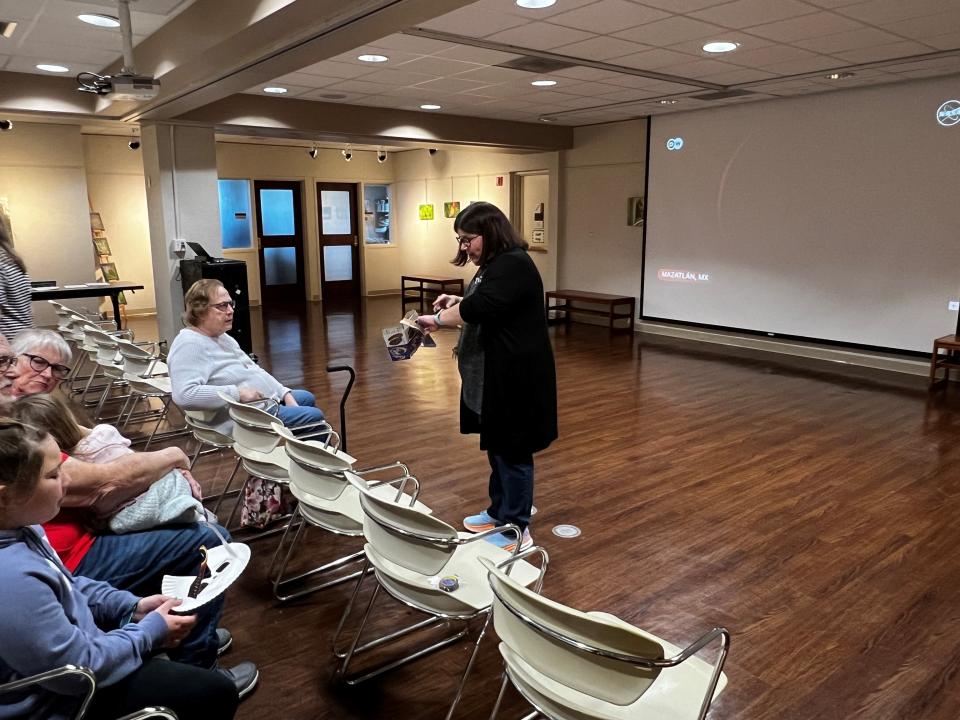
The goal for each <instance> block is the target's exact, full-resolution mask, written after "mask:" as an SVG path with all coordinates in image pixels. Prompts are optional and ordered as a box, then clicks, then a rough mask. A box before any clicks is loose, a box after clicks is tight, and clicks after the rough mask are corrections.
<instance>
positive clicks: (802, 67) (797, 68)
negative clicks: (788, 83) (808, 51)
mask: <svg viewBox="0 0 960 720" xmlns="http://www.w3.org/2000/svg"><path fill="white" fill-rule="evenodd" d="M842 65H843V61H842V60H837V59H836V58H831V57H826V56H824V55H814V56H813V57H809V58H804V59H803V60H789V61H787V62H775V63H770V64H769V65H765V66H764V68H763V69H764V70H766V71H767V72H772V73H774V74H776V75H800V74H802V73H811V72H819V71H820V70H833V69H836V68H838V67H841V66H842Z"/></svg>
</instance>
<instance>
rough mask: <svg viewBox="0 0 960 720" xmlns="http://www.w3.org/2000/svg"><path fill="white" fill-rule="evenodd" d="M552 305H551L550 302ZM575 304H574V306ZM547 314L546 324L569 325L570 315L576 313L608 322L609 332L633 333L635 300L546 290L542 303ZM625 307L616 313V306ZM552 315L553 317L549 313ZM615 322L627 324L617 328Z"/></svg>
mask: <svg viewBox="0 0 960 720" xmlns="http://www.w3.org/2000/svg"><path fill="white" fill-rule="evenodd" d="M551 300H553V301H554V304H553V305H551V304H550V301H551ZM575 303H576V304H575ZM581 303H582V304H586V305H606V306H607V307H606V309H605V310H598V309H596V308H591V307H583V306H582V305H581ZM544 305H545V308H546V313H547V323H548V324H550V325H555V324H557V323H561V322H562V323H564V324H569V323H570V319H571V318H570V313H571V312H577V313H583V314H585V315H601V316H603V317H607V318H609V320H610V332H613V333H618V332H627V333H632V332H633V322H634V314H635V313H636V306H637V299H636V298H632V297H629V296H627V295H607V294H605V293H595V292H587V291H586V290H548V291H547V293H546V301H545V303H544ZM624 305H626V306H627V311H626V312H623V311H619V312H618V311H617V310H616V308H617V307H618V306H624ZM551 312H552V313H553V314H554V315H553V317H551V316H550V313H551ZM617 320H626V321H627V324H626V325H624V326H621V327H618V326H617V325H616V324H615V323H616V321H617Z"/></svg>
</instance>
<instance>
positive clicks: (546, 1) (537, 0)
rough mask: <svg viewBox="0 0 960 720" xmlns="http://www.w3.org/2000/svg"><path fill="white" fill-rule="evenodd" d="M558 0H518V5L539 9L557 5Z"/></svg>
mask: <svg viewBox="0 0 960 720" xmlns="http://www.w3.org/2000/svg"><path fill="white" fill-rule="evenodd" d="M556 3H557V0H517V5H519V6H520V7H522V8H527V9H528V10H539V9H540V8H548V7H550V6H551V5H555V4H556Z"/></svg>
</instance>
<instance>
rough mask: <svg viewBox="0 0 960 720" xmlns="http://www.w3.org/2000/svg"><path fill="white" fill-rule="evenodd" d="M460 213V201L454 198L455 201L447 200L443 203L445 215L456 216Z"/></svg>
mask: <svg viewBox="0 0 960 720" xmlns="http://www.w3.org/2000/svg"><path fill="white" fill-rule="evenodd" d="M459 214H460V203H459V202H457V201H456V200H454V201H453V202H445V203H444V204H443V216H444V217H448V218H455V217H456V216H457V215H459Z"/></svg>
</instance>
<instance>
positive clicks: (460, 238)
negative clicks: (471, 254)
mask: <svg viewBox="0 0 960 720" xmlns="http://www.w3.org/2000/svg"><path fill="white" fill-rule="evenodd" d="M478 237H480V236H479V235H457V245H459V246H460V247H463V246H464V245H469V244H470V243H472V242H473V241H474V240H476V239H477V238H478Z"/></svg>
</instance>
